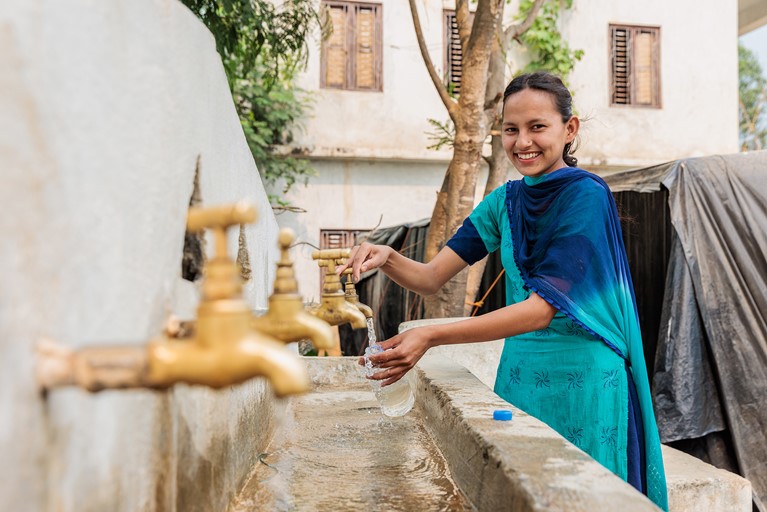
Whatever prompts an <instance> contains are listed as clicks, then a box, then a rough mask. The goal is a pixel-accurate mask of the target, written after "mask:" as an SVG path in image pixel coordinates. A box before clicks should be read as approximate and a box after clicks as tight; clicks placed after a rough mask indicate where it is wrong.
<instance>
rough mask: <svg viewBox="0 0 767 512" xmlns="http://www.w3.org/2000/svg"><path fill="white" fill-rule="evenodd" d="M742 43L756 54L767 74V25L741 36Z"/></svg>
mask: <svg viewBox="0 0 767 512" xmlns="http://www.w3.org/2000/svg"><path fill="white" fill-rule="evenodd" d="M740 43H741V44H742V45H743V46H745V47H746V48H748V49H749V50H751V51H752V52H754V53H755V54H756V56H757V58H758V59H759V63H760V64H761V65H762V70H763V71H764V72H765V74H767V25H764V26H762V27H760V28H758V29H756V30H752V31H751V32H749V33H748V34H745V35H743V36H741V37H740Z"/></svg>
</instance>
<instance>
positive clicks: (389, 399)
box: [365, 318, 415, 417]
mask: <svg viewBox="0 0 767 512" xmlns="http://www.w3.org/2000/svg"><path fill="white" fill-rule="evenodd" d="M367 324H368V347H367V348H366V349H365V373H366V374H367V375H368V376H371V375H373V374H374V373H376V372H377V371H380V369H379V368H374V367H373V363H372V362H371V361H370V356H372V355H373V354H378V353H380V352H383V349H382V348H381V345H379V344H378V340H377V338H376V332H375V329H374V328H373V319H372V318H368V319H367ZM370 385H371V386H372V387H373V392H374V393H375V396H376V398H377V399H378V402H379V403H380V404H381V412H383V413H384V414H385V415H386V416H389V417H397V416H404V415H405V414H407V413H408V412H409V411H410V409H412V408H413V404H414V403H415V394H414V393H413V382H412V380H411V377H410V375H409V374H407V375H405V376H404V377H403V378H401V379H400V380H398V381H397V382H395V383H394V384H390V385H388V386H384V387H381V381H377V380H371V381H370Z"/></svg>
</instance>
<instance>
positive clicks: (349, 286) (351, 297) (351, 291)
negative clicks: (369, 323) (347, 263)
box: [341, 268, 373, 318]
mask: <svg viewBox="0 0 767 512" xmlns="http://www.w3.org/2000/svg"><path fill="white" fill-rule="evenodd" d="M352 272H353V269H351V268H347V269H346V270H344V271H343V272H342V273H341V274H342V275H345V276H347V277H346V284H345V285H344V295H345V297H346V302H348V303H349V304H351V305H353V306H355V307H356V308H357V309H359V310H360V311H362V314H363V315H365V318H373V308H371V307H370V306H368V305H367V304H363V303H361V302H360V297H359V295H357V288H355V287H354V283H353V282H352V278H351V275H352Z"/></svg>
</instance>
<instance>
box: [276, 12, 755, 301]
mask: <svg viewBox="0 0 767 512" xmlns="http://www.w3.org/2000/svg"><path fill="white" fill-rule="evenodd" d="M762 4H763V2H761V3H760V2H757V1H756V0H753V1H751V0H741V1H740V3H736V2H719V1H715V0H704V1H702V2H701V1H693V0H683V1H680V2H673V3H671V4H669V3H668V2H662V1H660V0H650V1H648V2H642V3H640V4H637V3H636V2H630V1H628V0H580V1H576V2H574V6H573V8H572V9H570V10H567V11H563V14H562V17H561V32H562V34H563V36H564V37H565V38H566V40H567V41H568V42H569V44H570V46H571V48H573V49H582V50H583V51H584V56H583V58H582V60H581V61H580V62H578V63H577V64H576V66H575V70H574V71H573V73H572V74H571V76H570V79H569V81H570V85H571V88H572V90H573V92H574V95H575V106H576V109H577V111H578V113H579V115H580V116H581V117H582V118H584V119H585V120H586V121H585V122H584V123H583V124H582V129H581V138H582V141H581V142H582V143H581V147H580V149H579V150H578V152H577V154H576V156H578V157H579V163H580V165H582V166H583V167H585V168H587V169H590V170H593V171H596V172H609V171H610V170H618V169H627V168H636V167H643V166H648V165H653V164H656V163H661V162H665V161H669V160H673V159H677V158H683V157H691V156H702V155H710V154H723V153H724V154H726V153H733V152H737V151H738V67H737V66H738V57H737V44H738V35H739V32H740V31H742V30H747V29H748V27H751V29H753V28H755V27H756V26H760V25H761V24H764V23H765V22H767V19H766V18H767V13H765V12H764V11H765V8H764V7H763V5H762ZM322 5H323V6H324V7H326V8H327V9H328V12H329V14H330V18H331V19H332V20H333V21H334V26H337V28H336V30H335V31H334V34H333V35H332V36H331V37H330V38H329V39H328V40H326V41H325V42H324V44H321V43H319V42H317V43H315V44H316V48H313V51H312V52H311V56H310V60H309V64H308V66H307V68H306V70H305V72H304V73H303V74H302V76H301V77H300V80H299V85H300V86H301V87H303V88H305V89H307V90H309V91H311V95H312V98H313V109H312V112H311V114H310V115H311V117H310V118H309V119H308V120H307V121H306V123H305V129H304V132H303V135H302V136H300V137H299V138H298V139H297V140H296V146H297V147H298V148H300V151H303V152H304V153H305V154H306V155H307V156H308V158H310V159H311V161H312V165H313V166H314V168H315V169H316V170H317V172H318V174H319V175H318V176H317V177H314V178H312V179H311V180H310V184H309V186H308V187H303V186H301V185H297V186H295V187H294V188H293V190H291V192H290V193H289V194H288V198H289V200H290V201H291V202H292V203H293V204H295V205H297V206H300V207H301V208H303V209H305V210H306V213H285V214H282V215H278V222H279V223H280V224H281V225H283V226H290V227H292V228H294V229H295V230H296V232H297V234H298V237H299V239H300V240H302V241H304V242H308V244H312V245H315V246H320V245H322V244H323V240H325V241H327V240H330V239H331V238H332V239H334V240H349V239H351V237H353V235H354V233H356V232H359V231H365V230H370V229H372V228H374V227H375V226H377V225H379V224H380V225H381V226H390V225H394V224H398V223H404V222H410V221H415V220H418V219H421V218H424V217H429V216H431V212H432V208H433V205H434V199H435V194H436V191H437V190H438V189H439V187H440V185H441V183H442V178H443V176H444V172H445V169H446V168H447V164H448V162H449V160H450V157H451V152H450V151H449V150H441V151H434V150H430V149H427V147H428V146H430V145H431V144H433V141H432V140H431V139H430V138H429V135H428V132H430V131H432V127H431V125H430V124H429V119H434V120H437V121H440V122H444V121H446V120H447V119H448V115H447V112H446V111H445V108H444V106H443V105H442V103H441V101H440V99H439V97H438V95H437V92H436V90H435V88H434V86H433V84H432V83H431V81H430V79H429V76H428V74H427V71H426V68H425V66H424V63H423V60H422V58H421V55H420V53H419V49H418V45H417V41H416V37H415V31H414V29H413V22H412V18H411V14H410V9H409V4H408V2H407V1H405V0H385V1H378V2H365V3H362V2H351V1H340V0H323V1H322ZM518 5H519V2H518V1H514V2H512V3H511V5H509V6H507V7H506V12H507V17H509V18H510V17H511V16H513V15H514V14H515V13H516V12H517V8H518ZM418 6H419V13H420V18H421V23H422V27H423V31H424V36H425V39H426V41H427V45H428V47H429V49H430V51H431V57H432V60H433V62H434V63H435V66H437V68H438V72H439V73H441V74H444V75H445V76H451V77H454V79H455V77H456V70H457V69H459V68H457V67H456V65H455V64H456V63H457V62H459V59H460V48H459V47H456V46H455V39H454V38H451V33H450V23H451V16H452V12H453V11H452V9H453V8H454V4H453V3H452V2H447V1H442V2H440V1H435V0H426V1H421V2H419V3H418ZM691 13H693V14H691ZM508 21H509V22H510V21H511V20H510V19H509V20H508ZM693 21H694V22H693ZM316 41H319V37H317V38H316ZM456 51H458V54H457V55H456ZM510 60H511V62H512V71H516V70H518V69H520V68H521V67H522V66H523V65H524V64H525V63H526V61H527V56H526V54H525V50H524V49H523V48H521V47H519V46H517V48H516V50H515V52H514V54H513V55H512V56H511V59H510ZM629 71H630V72H629ZM478 185H479V186H478V193H479V194H481V190H482V186H483V185H484V178H483V177H481V176H480V178H479V180H478ZM310 252H311V247H310V246H309V245H305V246H303V254H302V255H301V256H299V259H300V260H301V261H299V262H298V272H299V278H300V282H301V283H304V284H303V286H306V284H307V283H317V287H316V288H314V289H308V288H307V289H304V290H302V292H303V293H304V294H305V295H307V296H308V297H310V298H311V297H317V295H318V294H319V280H318V278H317V269H316V268H315V267H314V265H313V263H312V262H311V258H310V257H309V253H310Z"/></svg>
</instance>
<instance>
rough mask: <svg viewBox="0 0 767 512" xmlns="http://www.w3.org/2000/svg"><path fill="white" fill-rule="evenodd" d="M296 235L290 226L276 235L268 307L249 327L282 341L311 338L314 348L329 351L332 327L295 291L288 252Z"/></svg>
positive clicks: (296, 285) (294, 281)
mask: <svg viewBox="0 0 767 512" xmlns="http://www.w3.org/2000/svg"><path fill="white" fill-rule="evenodd" d="M295 238H296V237H295V234H294V233H293V231H292V230H291V229H288V228H283V229H281V230H280V234H279V236H278V237H277V243H278V245H279V246H280V260H279V261H278V262H277V275H276V277H275V279H274V293H272V295H271V296H270V297H269V310H268V311H267V312H266V314H264V315H262V316H258V317H255V318H253V321H252V326H253V328H254V329H256V330H258V331H261V332H264V333H266V334H268V335H270V336H272V337H274V338H277V339H278V340H280V341H284V342H285V343H290V342H291V341H301V340H304V339H310V340H311V341H312V345H314V348H316V349H318V350H331V349H333V348H335V345H336V344H335V337H334V336H333V329H332V328H331V327H330V325H329V324H328V323H327V322H323V321H322V320H321V319H319V318H317V317H314V316H312V315H310V314H309V313H307V311H306V309H305V308H304V304H303V300H302V298H301V295H299V294H298V281H296V277H295V273H294V271H293V261H292V260H291V259H290V254H289V253H288V251H289V249H290V246H291V244H292V243H293V241H294V240H295Z"/></svg>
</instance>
